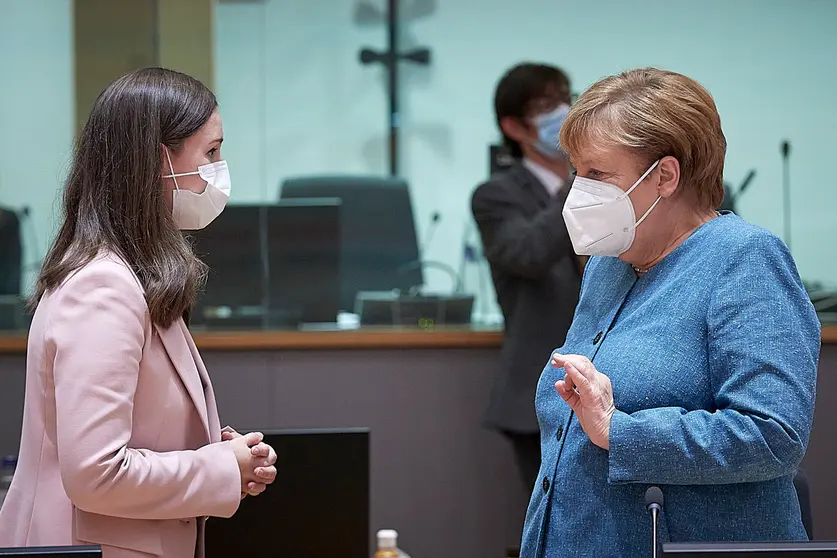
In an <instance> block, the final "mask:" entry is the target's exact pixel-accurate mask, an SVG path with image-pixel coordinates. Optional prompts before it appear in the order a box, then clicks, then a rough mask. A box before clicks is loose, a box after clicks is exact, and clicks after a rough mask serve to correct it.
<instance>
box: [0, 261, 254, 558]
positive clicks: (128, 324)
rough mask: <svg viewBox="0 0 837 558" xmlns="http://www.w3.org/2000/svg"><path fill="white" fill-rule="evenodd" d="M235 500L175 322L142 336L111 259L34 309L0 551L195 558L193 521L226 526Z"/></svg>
mask: <svg viewBox="0 0 837 558" xmlns="http://www.w3.org/2000/svg"><path fill="white" fill-rule="evenodd" d="M240 494H241V477H240V474H239V469H238V464H237V462H236V458H235V456H234V454H233V450H232V448H231V447H230V442H221V433H220V423H219V420H218V411H217V409H216V406H215V395H214V393H213V391H212V384H211V383H210V381H209V376H208V375H207V373H206V369H205V368H204V365H203V362H202V361H201V358H200V355H199V354H198V351H197V349H196V348H195V344H194V342H193V340H192V337H191V335H190V334H189V331H188V330H187V328H186V325H185V323H184V322H183V320H178V321H177V322H176V323H175V324H174V325H172V326H171V327H170V328H169V329H165V330H163V329H160V328H157V327H155V326H154V325H153V324H152V323H151V320H150V318H149V313H148V306H147V305H146V303H145V299H144V298H143V290H142V288H141V286H140V284H139V282H138V280H137V278H136V276H135V275H134V274H133V272H132V271H131V270H130V269H129V268H128V267H127V266H126V265H125V264H124V263H123V262H121V261H120V260H119V259H118V258H116V257H114V256H102V257H99V258H97V259H96V260H94V261H93V262H91V263H90V264H88V265H87V266H85V267H84V268H82V269H81V270H79V271H78V272H76V273H75V274H74V275H72V276H71V277H70V278H68V279H67V280H66V281H65V282H64V284H63V285H61V286H60V287H59V288H58V289H56V290H55V291H54V292H51V293H49V294H48V295H47V296H45V297H44V298H43V299H42V300H41V303H40V304H39V306H38V309H37V311H36V312H35V316H34V318H33V321H32V327H31V329H30V332H29V346H28V353H27V360H26V401H25V406H24V412H23V432H22V435H21V448H20V457H19V461H18V467H17V472H16V474H15V477H14V480H13V482H12V485H11V488H10V489H9V493H8V495H7V497H6V501H5V504H4V505H3V509H2V510H0V547H6V546H13V547H19V546H47V545H71V544H100V545H102V548H103V549H104V556H105V558H129V557H130V558H138V557H148V556H162V557H166V558H193V557H194V556H196V555H197V556H203V545H202V540H203V526H204V522H205V517H206V516H219V517H229V516H231V515H232V514H233V513H235V511H236V510H237V509H238V504H239V502H240Z"/></svg>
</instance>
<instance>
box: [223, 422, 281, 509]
mask: <svg viewBox="0 0 837 558" xmlns="http://www.w3.org/2000/svg"><path fill="white" fill-rule="evenodd" d="M263 439H264V435H263V434H262V433H261V432H250V433H249V434H244V435H241V434H239V433H238V432H236V431H235V430H232V429H228V430H224V431H223V432H221V440H223V441H230V440H231V441H232V443H233V452H234V453H235V458H236V460H237V461H238V468H239V470H240V471H241V498H242V499H244V498H245V497H246V496H248V495H249V496H258V495H259V494H261V493H262V492H264V491H265V489H266V488H267V485H268V484H271V483H273V481H274V480H276V467H274V464H275V463H276V452H275V451H274V450H273V448H272V447H270V446H269V445H267V444H265V443H264V442H263V441H262V440H263Z"/></svg>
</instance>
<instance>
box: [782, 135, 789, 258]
mask: <svg viewBox="0 0 837 558" xmlns="http://www.w3.org/2000/svg"><path fill="white" fill-rule="evenodd" d="M781 149H782V194H783V195H784V221H785V223H784V225H785V244H787V245H788V251H790V249H791V225H790V221H791V197H790V142H789V141H788V140H784V141H782V145H781Z"/></svg>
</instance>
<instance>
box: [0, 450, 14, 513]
mask: <svg viewBox="0 0 837 558" xmlns="http://www.w3.org/2000/svg"><path fill="white" fill-rule="evenodd" d="M15 467H17V457H15V456H14V455H7V456H6V457H4V458H3V466H2V468H0V507H2V506H3V501H4V500H5V499H6V494H7V493H8V492H9V486H11V484H12V477H14V474H15Z"/></svg>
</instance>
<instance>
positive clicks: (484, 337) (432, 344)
mask: <svg viewBox="0 0 837 558" xmlns="http://www.w3.org/2000/svg"><path fill="white" fill-rule="evenodd" d="M192 334H193V336H194V338H195V343H196V344H197V346H198V348H199V349H201V350H209V351H259V350H277V349H278V350H303V351H304V350H328V349H336V350H346V349H469V348H471V349H473V348H492V347H499V346H500V344H501V342H502V340H503V333H502V331H500V330H497V329H472V328H445V329H442V328H439V329H434V330H420V329H399V328H369V329H358V330H345V331H194V332H193V333H192ZM835 337H837V336H835ZM24 352H26V335H25V334H23V333H18V334H12V335H3V334H2V333H0V353H6V354H9V353H24Z"/></svg>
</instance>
